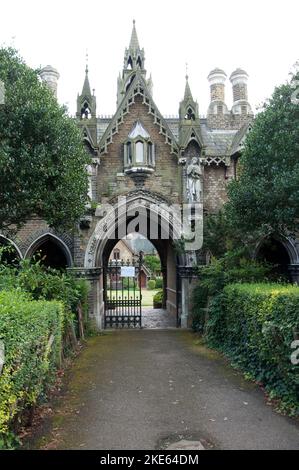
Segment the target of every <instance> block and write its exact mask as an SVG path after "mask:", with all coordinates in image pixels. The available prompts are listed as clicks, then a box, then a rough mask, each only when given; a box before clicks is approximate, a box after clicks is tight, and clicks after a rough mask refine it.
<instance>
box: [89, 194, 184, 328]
mask: <svg viewBox="0 0 299 470" xmlns="http://www.w3.org/2000/svg"><path fill="white" fill-rule="evenodd" d="M151 202H152V201H151V199H150V196H149V199H145V197H144V191H143V192H142V197H141V196H140V195H139V194H138V193H137V194H136V193H134V194H133V195H132V199H129V200H128V198H127V199H126V201H125V202H124V205H125V206H127V208H128V207H130V211H128V210H123V208H122V207H120V206H119V205H117V207H116V206H111V205H110V206H109V208H108V209H107V210H105V209H103V213H104V217H102V218H101V220H100V221H99V222H98V224H97V226H96V227H95V230H94V233H93V235H92V237H91V238H90V240H89V243H88V246H87V249H86V255H85V269H90V270H94V268H97V269H100V270H101V272H100V275H99V278H98V284H97V281H96V279H94V278H93V279H92V303H93V307H92V313H91V314H92V315H94V317H95V320H96V324H97V325H98V327H99V328H104V327H105V309H106V307H107V303H106V305H105V300H106V299H107V298H108V292H107V291H108V284H107V267H108V265H109V258H110V257H111V254H112V256H114V254H115V257H116V260H115V261H114V263H115V264H116V261H117V256H118V255H117V244H118V243H119V241H120V240H122V239H123V238H124V237H127V236H128V234H132V233H136V234H139V235H142V236H143V237H144V238H145V239H147V240H149V241H150V242H151V243H152V245H153V246H154V248H155V250H156V252H157V253H158V255H159V258H160V260H161V276H162V278H163V281H162V285H163V287H162V290H163V294H164V295H163V305H162V308H163V307H164V310H165V312H167V315H168V316H169V318H171V319H172V321H171V326H175V327H176V326H179V321H180V315H179V314H180V312H179V302H180V291H181V286H180V282H181V281H180V279H179V277H178V276H177V272H178V269H177V268H178V266H179V265H180V266H181V265H183V264H184V261H182V258H183V255H180V254H178V251H177V250H176V243H175V240H176V239H177V238H179V237H178V236H177V233H176V231H175V230H177V228H176V227H179V222H177V219H176V218H175V216H171V217H170V216H169V214H168V207H167V206H166V205H165V202H164V206H163V211H161V209H160V208H161V206H158V205H157V201H154V202H155V204H156V205H155V207H154V208H153V207H152V205H151ZM131 204H133V206H132V205H131ZM156 207H158V209H157V212H155V210H156ZM159 207H160V208H159ZM133 213H134V214H133ZM135 214H138V215H137V216H136V215H135ZM111 261H112V262H113V260H111V259H110V262H111ZM118 271H120V270H118ZM108 274H109V273H108ZM114 275H115V276H116V275H117V276H120V272H118V273H116V272H115V273H114ZM108 280H109V276H108ZM117 280H118V281H120V280H119V279H117ZM114 281H116V279H114ZM125 282H128V281H125ZM136 285H137V286H138V283H137V282H136ZM110 306H111V304H110ZM108 307H109V304H108ZM106 326H107V325H106ZM163 326H167V325H163Z"/></svg>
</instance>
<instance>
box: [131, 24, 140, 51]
mask: <svg viewBox="0 0 299 470" xmlns="http://www.w3.org/2000/svg"><path fill="white" fill-rule="evenodd" d="M130 49H131V50H133V51H136V50H137V49H140V47H139V41H138V37H137V32H136V27H135V20H133V29H132V35H131V41H130Z"/></svg>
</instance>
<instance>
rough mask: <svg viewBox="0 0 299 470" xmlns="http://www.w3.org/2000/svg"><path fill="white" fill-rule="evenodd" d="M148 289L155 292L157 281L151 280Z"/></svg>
mask: <svg viewBox="0 0 299 470" xmlns="http://www.w3.org/2000/svg"><path fill="white" fill-rule="evenodd" d="M147 288H148V290H153V289H155V288H156V281H155V279H150V280H149V281H148V282H147Z"/></svg>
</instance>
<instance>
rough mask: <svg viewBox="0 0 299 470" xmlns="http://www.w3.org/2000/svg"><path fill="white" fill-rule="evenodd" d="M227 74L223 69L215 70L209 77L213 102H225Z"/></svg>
mask: <svg viewBox="0 0 299 470" xmlns="http://www.w3.org/2000/svg"><path fill="white" fill-rule="evenodd" d="M226 77H227V75H226V73H225V72H224V71H223V70H221V69H218V68H216V69H214V70H212V71H211V72H210V73H209V75H208V81H209V84H210V90H211V102H212V101H222V102H224V101H225V81H226Z"/></svg>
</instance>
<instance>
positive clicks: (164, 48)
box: [0, 0, 299, 115]
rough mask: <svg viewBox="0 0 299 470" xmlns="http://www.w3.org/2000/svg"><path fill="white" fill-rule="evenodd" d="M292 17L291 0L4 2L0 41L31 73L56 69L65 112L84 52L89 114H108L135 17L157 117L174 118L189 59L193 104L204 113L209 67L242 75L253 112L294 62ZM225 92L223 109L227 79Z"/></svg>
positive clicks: (295, 8) (298, 50) (296, 6)
mask: <svg viewBox="0 0 299 470" xmlns="http://www.w3.org/2000/svg"><path fill="white" fill-rule="evenodd" d="M298 17H299V2H298V0H284V1H281V0H272V1H266V0H259V1H256V0H250V1H249V0H247V1H244V0H205V1H201V0H185V1H183V0H180V1H179V0H159V1H158V0H152V1H149V0H147V1H144V0H125V1H124V0H113V1H107V0H105V1H102V0H85V2H82V1H78V0H72V1H68V0H51V1H49V0H48V1H45V0H26V1H24V0H9V1H5V2H1V5H0V18H1V29H0V44H2V45H3V44H6V45H14V46H15V47H16V48H17V49H19V51H20V54H21V55H22V56H23V58H24V59H25V61H26V62H27V64H28V65H30V66H32V67H39V66H40V65H42V66H44V65H47V64H51V65H53V66H54V67H56V68H57V69H58V71H59V73H60V80H59V87H58V99H59V102H60V103H65V104H67V106H68V108H69V110H70V112H71V113H72V114H74V113H75V111H76V96H77V93H78V91H80V92H81V90H82V85H83V80H84V69H85V55H86V50H88V55H89V69H90V82H91V87H92V88H95V89H96V96H97V113H98V114H99V115H102V114H112V113H113V112H114V111H115V106H116V80H117V76H118V73H119V71H121V70H122V65H123V57H124V49H125V47H127V46H128V44H129V40H130V36H131V30H132V20H133V19H135V20H136V29H137V33H138V37H139V43H140V45H141V47H144V49H145V55H146V62H145V65H146V69H147V71H148V74H149V73H151V74H152V78H153V83H154V95H153V96H154V100H155V102H156V104H157V106H158V107H159V109H160V111H161V112H162V113H163V114H164V115H165V114H167V115H171V114H177V113H178V106H179V101H180V100H181V99H182V97H183V94H184V83H185V74H186V66H185V64H186V62H188V73H189V77H190V78H189V82H190V86H191V90H192V93H193V97H194V98H195V99H196V100H197V101H198V104H199V111H200V114H205V113H206V110H207V107H208V104H209V86H208V82H207V79H206V77H207V75H208V73H209V72H210V70H212V69H213V68H215V67H221V68H222V69H224V70H225V72H226V73H227V75H228V78H229V75H230V74H231V72H232V71H233V70H234V69H235V68H237V67H242V68H244V69H245V70H246V71H247V72H248V73H249V75H250V77H249V83H248V91H249V100H250V102H251V104H252V106H253V108H254V109H255V108H256V107H257V106H258V105H259V104H260V103H261V102H263V100H264V99H265V98H267V97H269V96H270V95H271V93H272V91H273V89H274V87H275V85H278V84H280V83H282V82H285V81H286V80H287V78H288V73H289V72H290V70H291V69H292V66H293V65H294V63H295V62H296V61H297V60H298V59H299V47H298V46H299V35H298ZM226 90H227V91H226V96H227V99H226V101H227V104H228V105H229V106H230V105H231V84H230V82H229V80H227V84H226Z"/></svg>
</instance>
